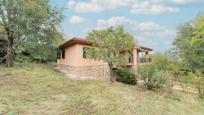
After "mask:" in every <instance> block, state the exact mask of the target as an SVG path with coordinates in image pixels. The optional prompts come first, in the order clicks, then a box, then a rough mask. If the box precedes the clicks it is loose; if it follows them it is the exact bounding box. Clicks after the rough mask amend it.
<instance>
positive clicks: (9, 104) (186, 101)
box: [0, 64, 204, 115]
mask: <svg viewBox="0 0 204 115" xmlns="http://www.w3.org/2000/svg"><path fill="white" fill-rule="evenodd" d="M31 70H32V71H31ZM0 92H3V93H0V114H12V115H16V114H29V115H41V114H48V115H49V114H58V115H59V114H62V115H63V114H65V115H77V114H89V115H90V114H92V115H95V114H100V115H101V114H102V115H108V114H111V115H135V114H137V115H164V114H165V115H172V114H173V115H202V114H203V113H204V105H203V104H204V103H203V102H202V101H201V100H200V99H199V98H196V97H197V96H196V95H194V94H189V93H183V92H178V91H174V90H172V91H171V90H168V89H165V90H164V89H161V91H158V92H152V91H148V90H143V89H142V88H141V87H139V86H135V85H125V84H121V83H114V84H110V83H108V82H107V81H103V80H94V81H93V80H85V81H79V80H70V79H69V78H67V77H66V76H64V75H62V74H60V73H58V72H56V71H54V70H53V66H47V65H36V64H32V65H18V66H14V67H13V68H1V69H0Z"/></svg>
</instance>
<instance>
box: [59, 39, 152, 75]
mask: <svg viewBox="0 0 204 115" xmlns="http://www.w3.org/2000/svg"><path fill="white" fill-rule="evenodd" d="M89 47H91V42H89V41H88V40H86V39H82V38H76V37H74V38H72V39H70V40H69V41H67V42H65V43H64V44H62V45H61V46H60V47H59V49H60V53H59V54H58V59H57V65H58V68H60V69H61V70H64V71H67V72H69V73H70V74H73V75H78V76H83V77H88V78H107V77H109V68H108V65H107V63H105V62H104V61H101V60H94V59H91V58H87V57H86V55H85V53H86V49H87V48H89ZM151 51H152V49H151V48H147V47H144V46H139V45H135V47H134V48H133V51H132V56H131V57H129V62H128V64H127V66H129V67H133V68H137V67H138V66H139V65H141V64H145V63H148V62H149V61H151V60H150V58H149V52H151Z"/></svg>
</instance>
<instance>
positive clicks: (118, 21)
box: [97, 16, 162, 30]
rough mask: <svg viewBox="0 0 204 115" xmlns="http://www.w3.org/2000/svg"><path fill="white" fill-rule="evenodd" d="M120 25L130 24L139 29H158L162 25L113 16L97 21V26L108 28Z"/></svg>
mask: <svg viewBox="0 0 204 115" xmlns="http://www.w3.org/2000/svg"><path fill="white" fill-rule="evenodd" d="M118 25H129V26H131V27H133V28H134V30H135V29H137V30H158V29H161V28H162V27H160V25H158V24H156V23H153V22H142V23H138V22H137V21H135V20H131V19H129V18H126V17H119V16H118V17H111V18H110V19H107V20H103V19H100V20H98V21H97V28H106V27H110V26H118Z"/></svg>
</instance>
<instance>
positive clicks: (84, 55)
mask: <svg viewBox="0 0 204 115" xmlns="http://www.w3.org/2000/svg"><path fill="white" fill-rule="evenodd" d="M88 49H89V48H88V47H84V48H83V58H87V57H88Z"/></svg>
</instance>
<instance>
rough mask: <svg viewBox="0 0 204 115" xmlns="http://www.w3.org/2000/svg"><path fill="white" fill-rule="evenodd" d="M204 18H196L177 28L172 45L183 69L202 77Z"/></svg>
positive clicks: (203, 64) (203, 65) (203, 66)
mask: <svg viewBox="0 0 204 115" xmlns="http://www.w3.org/2000/svg"><path fill="white" fill-rule="evenodd" d="M203 32H204V16H202V15H201V16H198V17H197V18H196V19H194V20H193V21H191V22H187V23H185V24H184V25H182V26H181V27H179V28H178V32H177V33H178V34H177V38H176V40H175V41H174V45H175V46H176V49H177V50H178V52H179V53H178V54H179V59H180V60H181V62H182V63H183V64H184V65H185V69H188V70H191V71H192V72H193V73H194V74H197V75H199V76H200V75H201V76H203V75H204V74H203V73H204V71H203V68H204V34H203Z"/></svg>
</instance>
